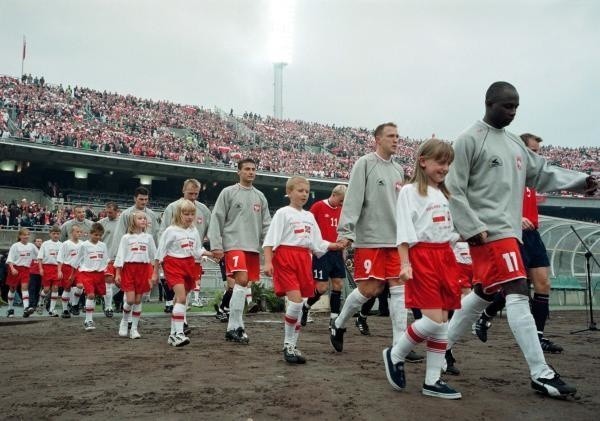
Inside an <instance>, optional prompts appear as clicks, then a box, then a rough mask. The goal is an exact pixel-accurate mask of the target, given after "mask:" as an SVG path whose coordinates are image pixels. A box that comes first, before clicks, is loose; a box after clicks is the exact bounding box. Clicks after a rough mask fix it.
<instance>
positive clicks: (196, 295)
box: [194, 287, 200, 302]
mask: <svg viewBox="0 0 600 421" xmlns="http://www.w3.org/2000/svg"><path fill="white" fill-rule="evenodd" d="M194 301H196V302H198V301H200V288H198V287H196V288H194Z"/></svg>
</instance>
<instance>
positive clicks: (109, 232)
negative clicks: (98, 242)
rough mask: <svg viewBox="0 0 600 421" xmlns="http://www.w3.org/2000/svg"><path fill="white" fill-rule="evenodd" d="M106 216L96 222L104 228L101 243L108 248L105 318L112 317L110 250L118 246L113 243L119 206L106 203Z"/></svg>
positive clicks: (112, 293)
mask: <svg viewBox="0 0 600 421" xmlns="http://www.w3.org/2000/svg"><path fill="white" fill-rule="evenodd" d="M104 209H105V211H106V216H105V217H104V218H102V219H100V220H99V221H98V223H99V224H100V225H102V227H103V228H104V235H103V236H102V242H103V243H104V244H106V247H108V249H109V250H108V256H109V260H108V266H107V267H106V274H105V277H104V278H105V279H104V280H105V283H106V295H104V314H105V315H106V317H112V315H113V309H112V304H113V297H114V291H113V284H114V280H115V267H114V260H113V259H112V258H111V256H114V255H116V250H112V247H115V246H118V244H119V243H118V241H115V238H114V237H115V232H116V231H117V224H118V222H119V206H118V205H117V204H116V203H114V202H108V203H107V204H106V206H105V208H104Z"/></svg>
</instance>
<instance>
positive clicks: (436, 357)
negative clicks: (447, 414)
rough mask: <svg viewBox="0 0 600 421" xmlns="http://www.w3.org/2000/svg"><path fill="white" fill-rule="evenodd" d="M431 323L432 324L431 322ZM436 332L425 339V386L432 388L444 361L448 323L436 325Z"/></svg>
mask: <svg viewBox="0 0 600 421" xmlns="http://www.w3.org/2000/svg"><path fill="white" fill-rule="evenodd" d="M432 323H434V322H433V321H432ZM436 325H437V332H431V334H430V336H429V337H428V338H427V366H426V368H425V384H427V385H429V386H433V385H434V384H435V382H437V381H438V380H439V379H440V372H441V370H442V366H443V365H444V362H445V360H446V358H445V355H446V347H447V346H448V323H436Z"/></svg>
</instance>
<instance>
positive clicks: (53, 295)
mask: <svg viewBox="0 0 600 421" xmlns="http://www.w3.org/2000/svg"><path fill="white" fill-rule="evenodd" d="M56 300H58V291H52V292H51V293H50V312H51V313H53V312H54V309H55V308H56Z"/></svg>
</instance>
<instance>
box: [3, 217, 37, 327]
mask: <svg viewBox="0 0 600 421" xmlns="http://www.w3.org/2000/svg"><path fill="white" fill-rule="evenodd" d="M29 235H30V234H29V230H28V229H27V228H21V229H20V230H19V232H18V234H17V239H18V241H17V242H16V243H14V244H13V245H12V246H10V249H9V250H8V257H7V258H6V266H7V267H8V276H7V277H6V285H8V288H9V289H8V312H7V313H6V316H7V317H14V315H15V310H14V308H13V301H14V299H15V291H16V289H17V287H18V286H19V285H21V298H22V300H23V317H29V316H30V315H31V314H32V313H33V312H34V311H35V309H34V308H33V307H30V306H29V288H28V287H29V268H30V267H31V264H32V262H33V261H34V260H35V259H36V257H37V253H38V249H37V247H36V246H34V245H33V244H31V243H30V242H29Z"/></svg>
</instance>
